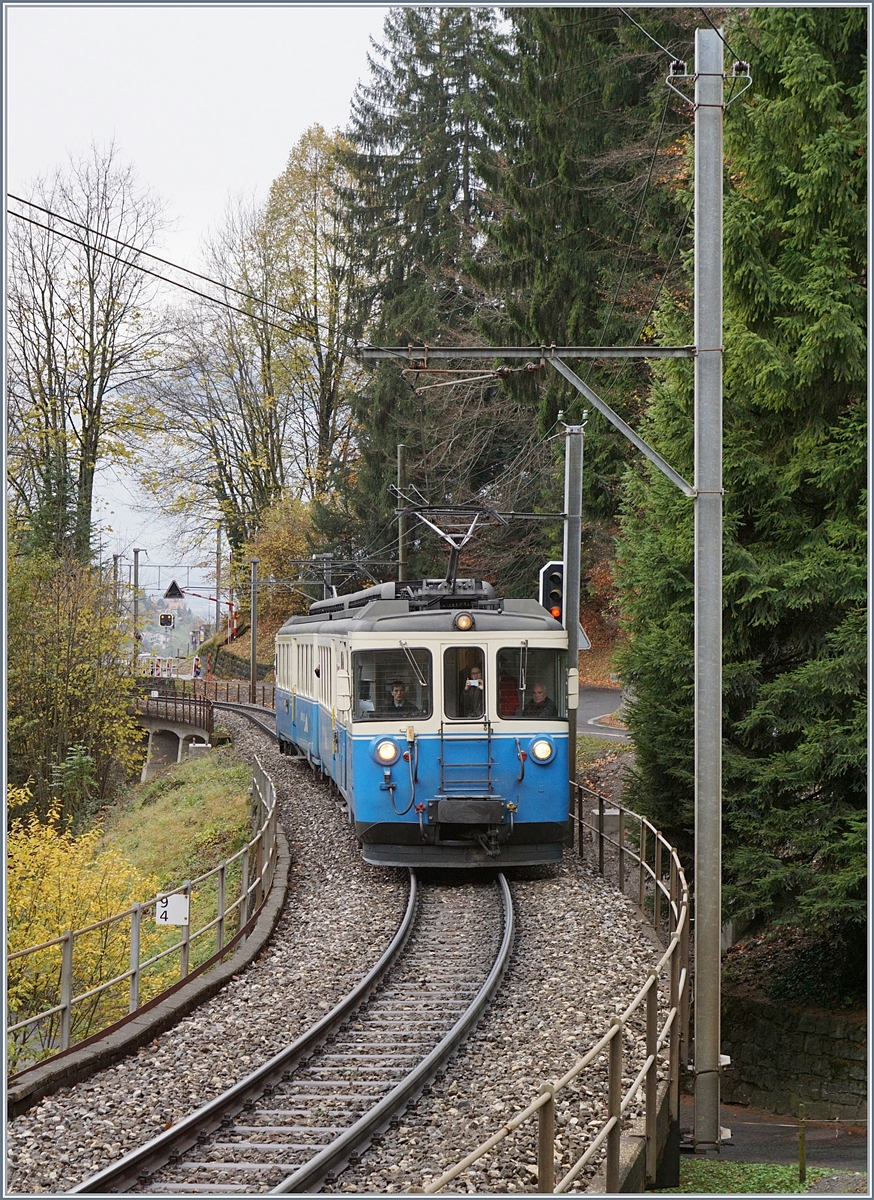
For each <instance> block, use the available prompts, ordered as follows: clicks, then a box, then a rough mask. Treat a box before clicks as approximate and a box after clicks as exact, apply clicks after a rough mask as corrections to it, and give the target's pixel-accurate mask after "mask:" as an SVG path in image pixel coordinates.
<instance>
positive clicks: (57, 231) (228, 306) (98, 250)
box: [8, 209, 298, 337]
mask: <svg viewBox="0 0 874 1200" xmlns="http://www.w3.org/2000/svg"><path fill="white" fill-rule="evenodd" d="M8 211H9V215H10V216H12V217H18V219H19V221H26V222H27V224H28V225H35V226H36V227H37V228H38V229H45V230H47V232H48V233H51V234H54V236H55V237H59V238H64V239H65V241H68V242H75V243H76V244H77V245H81V244H82V243H81V241H80V240H79V239H78V238H76V237H74V236H73V234H71V233H64V232H63V231H62V230H60V229H53V228H52V226H51V225H46V224H44V223H43V222H42V221H36V220H34V218H33V217H26V216H25V215H24V214H23V213H17V212H13V211H12V209H9V210H8ZM62 219H63V218H62ZM90 232H92V233H93V232H94V231H93V230H91V231H90ZM110 240H114V239H110ZM91 249H93V250H94V251H96V253H97V254H103V255H105V256H106V257H107V258H111V259H114V260H115V261H116V262H120V263H125V264H126V265H127V266H129V267H133V268H134V269H135V270H137V271H142V273H143V274H144V275H150V276H151V277H152V278H153V279H159V280H160V281H161V282H162V283H169V284H170V285H171V286H172V287H177V288H181V289H182V291H183V292H190V293H191V295H192V296H199V297H200V299H201V300H208V301H209V303H210V304H218V305H219V306H220V307H221V308H226V309H228V311H229V312H235V313H240V314H241V315H242V316H244V317H249V318H250V319H251V320H253V321H261V322H262V324H264V325H269V326H270V328H271V329H279V330H281V331H282V332H283V333H287V334H290V335H291V336H292V337H296V336H298V334H296V332H295V331H294V330H293V329H288V328H286V326H284V325H277V324H276V322H275V321H268V319H267V318H266V317H258V316H255V315H254V314H253V313H250V312H246V310H245V309H244V308H238V307H237V306H236V305H235V304H228V303H227V302H226V301H225V300H217V299H216V297H215V296H209V295H207V293H206V292H200V291H198V290H197V289H196V288H191V287H188V286H187V284H184V283H179V282H178V281H177V280H175V279H168V278H167V276H166V275H159V274H158V272H157V271H150V270H149V269H148V267H143V266H141V265H140V264H139V263H137V262H131V260H130V259H129V258H122V256H121V255H120V254H113V253H112V251H111V250H106V249H104V248H103V247H101V246H93V247H91ZM179 269H180V270H181V271H184V270H185V268H184V267H180V268H179ZM212 282H214V281H212ZM217 286H218V287H223V286H224V285H223V284H218V285H217ZM252 299H256V297H252ZM258 303H261V301H258Z"/></svg>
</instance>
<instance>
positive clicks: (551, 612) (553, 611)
mask: <svg viewBox="0 0 874 1200" xmlns="http://www.w3.org/2000/svg"><path fill="white" fill-rule="evenodd" d="M549 615H550V616H552V617H555V619H556V621H558V620H560V619H561V609H560V608H559V607H558V605H557V604H556V605H555V607H554V608H551V609H550V610H549Z"/></svg>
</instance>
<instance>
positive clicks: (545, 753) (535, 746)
mask: <svg viewBox="0 0 874 1200" xmlns="http://www.w3.org/2000/svg"><path fill="white" fill-rule="evenodd" d="M530 754H531V757H532V758H533V759H534V761H535V762H539V763H545V762H549V760H550V759H551V758H552V742H549V741H547V740H546V738H538V739H537V741H536V742H532V743H531V751H530Z"/></svg>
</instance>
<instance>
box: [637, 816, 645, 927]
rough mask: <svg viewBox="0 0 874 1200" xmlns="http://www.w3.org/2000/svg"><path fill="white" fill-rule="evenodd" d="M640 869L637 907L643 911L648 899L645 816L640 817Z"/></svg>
mask: <svg viewBox="0 0 874 1200" xmlns="http://www.w3.org/2000/svg"><path fill="white" fill-rule="evenodd" d="M638 870H639V874H638V879H637V907H638V908H639V909H640V911H641V912H643V911H644V907H643V905H644V902H645V900H646V825H645V824H644V820H643V817H641V818H640V858H639V859H638Z"/></svg>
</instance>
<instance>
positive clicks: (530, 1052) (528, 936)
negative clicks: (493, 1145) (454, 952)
mask: <svg viewBox="0 0 874 1200" xmlns="http://www.w3.org/2000/svg"><path fill="white" fill-rule="evenodd" d="M222 722H223V723H224V724H226V725H227V726H228V728H229V729H230V730H231V732H232V734H233V737H234V745H235V747H236V749H237V750H238V752H239V753H240V754H241V755H243V756H244V757H251V756H252V755H253V754H255V753H257V754H258V756H259V757H260V759H261V761H262V763H263V764H264V766H265V768H266V770H267V771H268V773H269V774H270V775H271V777H272V778H273V780H274V782H275V784H276V786H277V792H278V794H279V798H280V806H281V820H282V825H283V829H284V831H285V834H286V836H287V838H288V842H289V846H290V848H291V858H292V868H291V875H290V881H289V889H288V900H287V904H286V908H285V911H284V913H283V915H282V917H281V918H280V921H279V924H278V926H277V929H276V932H275V934H274V936H273V939H272V941H271V943H270V944H269V946H268V947H267V949H266V950H265V952H264V953H263V954H262V955H261V956H260V958H259V959H258V960H257V961H256V962H255V963H253V964H252V966H251V967H250V968H249V969H248V970H246V971H245V972H244V973H243V974H242V975H241V976H240V977H239V978H234V979H233V980H232V981H231V982H230V983H229V984H228V985H227V986H226V987H225V988H224V989H223V990H222V991H221V992H220V993H219V994H218V995H216V996H215V997H214V998H213V999H211V1000H210V1001H208V1002H207V1003H206V1004H205V1005H203V1006H202V1007H201V1008H200V1009H198V1010H197V1011H196V1012H195V1013H194V1014H192V1015H191V1016H189V1017H187V1018H185V1019H183V1020H182V1021H180V1022H179V1024H178V1025H176V1026H175V1027H174V1028H173V1029H171V1030H169V1031H168V1032H167V1033H165V1034H163V1035H161V1037H159V1038H157V1039H156V1040H155V1042H153V1043H152V1044H151V1045H150V1046H148V1047H146V1048H144V1049H142V1050H140V1051H138V1052H137V1053H136V1054H134V1055H131V1056H130V1057H129V1058H127V1059H125V1060H123V1061H122V1062H120V1063H119V1064H118V1065H116V1066H115V1067H112V1068H109V1069H106V1070H103V1071H100V1072H99V1073H97V1074H96V1075H94V1076H93V1077H92V1078H91V1079H90V1080H88V1081H86V1082H85V1083H82V1084H79V1085H78V1086H76V1087H73V1088H70V1089H65V1090H63V1091H61V1092H58V1093H56V1094H55V1095H54V1096H50V1097H48V1098H46V1099H45V1100H43V1101H42V1102H41V1103H39V1104H38V1105H35V1106H34V1107H33V1108H32V1109H30V1110H28V1112H26V1113H25V1114H23V1115H22V1116H20V1117H18V1118H16V1119H15V1120H13V1121H11V1122H10V1123H9V1124H8V1126H7V1142H6V1145H7V1171H8V1179H7V1192H9V1193H11V1194H19V1195H26V1194H33V1195H39V1194H46V1193H50V1194H58V1193H59V1192H61V1191H64V1190H67V1189H69V1188H71V1187H73V1186H75V1185H76V1184H78V1183H80V1182H81V1181H82V1180H84V1179H85V1178H87V1177H88V1176H89V1175H91V1174H93V1173H94V1172H95V1171H97V1170H99V1169H101V1168H102V1167H104V1166H106V1165H107V1164H108V1163H110V1162H112V1161H114V1160H115V1159H117V1158H120V1157H121V1156H122V1155H124V1154H126V1153H127V1152H128V1151H130V1150H132V1149H133V1148H135V1147H136V1146H138V1145H140V1144H142V1143H143V1142H145V1141H147V1140H148V1139H149V1138H151V1137H154V1136H155V1135H156V1134H157V1133H160V1132H161V1131H163V1130H164V1129H165V1128H167V1127H168V1126H169V1125H171V1124H173V1123H175V1122H176V1121H178V1120H179V1119H180V1118H181V1117H183V1116H184V1115H186V1114H187V1113H189V1112H191V1111H192V1110H194V1109H196V1108H198V1107H200V1105H202V1104H204V1103H206V1102H207V1101H208V1100H210V1099H212V1098H213V1097H215V1096H216V1095H218V1094H220V1093H221V1092H222V1091H224V1090H225V1089H227V1088H228V1087H230V1086H231V1085H232V1084H233V1083H235V1082H236V1081H237V1080H239V1079H241V1078H243V1077H244V1076H246V1075H247V1074H249V1073H250V1072H251V1071H253V1070H254V1069H255V1068H256V1067H257V1066H259V1065H260V1064H261V1063H262V1062H264V1061H266V1059H267V1058H269V1057H270V1056H272V1055H273V1054H274V1053H276V1052H277V1051H278V1050H279V1049H281V1048H282V1047H283V1046H285V1045H287V1044H288V1043H290V1042H291V1041H293V1040H294V1038H296V1037H297V1036H298V1035H299V1034H301V1033H302V1032H303V1031H304V1030H305V1029H306V1028H308V1027H309V1026H310V1025H311V1024H312V1023H313V1022H314V1021H315V1020H316V1019H318V1018H319V1017H320V1016H321V1015H323V1014H324V1012H326V1011H327V1010H328V1009H329V1008H330V1007H332V1006H333V1005H334V1004H335V1003H336V1002H337V1001H338V1000H339V999H340V998H341V996H342V995H343V994H344V993H345V992H346V991H347V990H348V989H349V988H350V987H351V986H352V984H353V983H354V982H355V981H356V980H357V979H359V978H360V977H361V976H362V975H363V974H364V973H365V972H366V971H367V970H368V969H369V968H370V967H371V966H372V965H373V964H374V963H375V962H376V960H377V959H378V958H379V956H380V954H381V953H382V951H383V950H384V949H385V947H386V945H387V944H388V942H389V941H390V940H391V937H392V936H393V933H394V931H395V929H396V927H397V925H398V922H399V921H400V919H401V917H402V915H403V910H404V907H405V904H406V896H407V883H406V879H407V875H406V872H405V871H400V870H394V869H386V868H376V867H371V866H368V865H367V864H365V863H364V862H363V860H362V858H361V854H360V849H359V847H358V845H357V842H356V841H355V838H354V836H353V835H352V832H351V830H350V827H349V825H348V823H347V821H346V818H345V816H344V814H343V812H342V809H341V807H340V805H339V803H338V801H337V796H336V793H335V792H334V791H333V790H332V789H331V788H330V787H329V785H328V784H327V783H325V782H322V781H319V780H318V779H317V778H316V777H315V776H314V775H313V774H312V772H311V771H310V769H309V768H308V767H307V766H306V765H305V764H302V763H299V762H293V761H291V760H289V759H286V758H283V757H281V756H280V755H279V754H278V752H277V751H276V750H275V748H274V747H273V746H272V745H271V744H270V742H269V741H268V739H267V738H266V737H264V736H263V735H262V734H261V733H259V732H258V731H257V730H256V729H255V728H254V726H252V725H251V724H250V723H249V722H248V721H246V720H245V718H242V717H238V716H235V715H233V714H230V713H223V714H222ZM444 878H449V879H451V876H445V877H444ZM508 879H510V882H511V888H512V891H513V897H514V901H515V903H516V906H517V910H516V911H517V922H518V928H517V936H516V947H515V951H514V955H513V960H512V962H511V966H510V969H509V971H508V973H507V975H506V977H505V979H504V982H503V984H502V986H501V989H500V992H499V994H498V997H497V1000H496V1003H495V1005H494V1006H493V1008H492V1009H491V1011H490V1012H489V1014H488V1015H487V1016H486V1017H485V1018H484V1019H483V1021H482V1023H481V1025H480V1027H479V1029H478V1030H477V1031H476V1033H475V1034H474V1036H473V1038H472V1039H471V1040H470V1041H469V1042H468V1043H467V1045H466V1046H464V1047H463V1048H462V1049H461V1050H460V1051H459V1053H458V1055H457V1056H456V1058H455V1060H454V1061H453V1063H452V1064H451V1065H450V1068H449V1070H448V1071H447V1073H446V1075H445V1076H443V1077H442V1078H440V1079H438V1080H437V1081H436V1082H435V1083H434V1084H433V1086H432V1088H431V1089H430V1091H429V1092H428V1093H426V1094H425V1095H424V1096H423V1097H422V1098H421V1099H420V1100H419V1101H418V1103H417V1104H416V1106H415V1107H414V1108H413V1109H410V1110H409V1111H408V1113H407V1114H406V1115H405V1116H404V1117H403V1118H402V1119H401V1121H400V1122H399V1124H398V1127H397V1128H394V1129H389V1130H387V1131H386V1132H385V1133H384V1134H383V1135H382V1137H381V1138H380V1139H379V1140H378V1141H377V1142H376V1143H374V1144H373V1145H372V1146H371V1148H370V1149H369V1150H368V1151H366V1152H365V1153H364V1154H363V1155H362V1158H361V1159H360V1161H359V1162H358V1163H357V1164H355V1165H351V1166H350V1167H349V1168H348V1169H347V1170H346V1171H345V1172H344V1173H343V1174H342V1175H341V1176H340V1177H339V1178H338V1179H337V1181H336V1182H334V1183H333V1184H332V1183H328V1184H326V1185H324V1187H323V1189H322V1190H323V1191H326V1192H327V1191H334V1192H345V1193H354V1192H358V1193H371V1194H390V1193H398V1192H405V1191H406V1192H408V1191H409V1190H410V1189H411V1188H414V1187H415V1188H419V1187H421V1186H422V1185H423V1184H424V1183H425V1182H427V1180H428V1179H429V1178H431V1177H432V1176H436V1175H438V1174H440V1173H441V1172H442V1171H443V1170H445V1169H446V1168H447V1167H449V1166H450V1165H452V1164H453V1163H454V1162H455V1161H456V1160H457V1159H459V1158H461V1157H462V1156H463V1155H464V1154H465V1153H467V1152H468V1151H469V1150H471V1149H472V1148H473V1147H474V1146H475V1145H476V1144H477V1143H479V1142H480V1141H482V1140H485V1138H486V1137H488V1136H489V1135H490V1134H492V1133H493V1132H495V1131H496V1130H497V1129H498V1128H500V1126H501V1125H502V1124H503V1123H504V1122H505V1121H506V1120H507V1119H508V1118H509V1117H510V1116H511V1115H512V1113H513V1112H514V1111H516V1110H518V1109H519V1108H522V1107H524V1106H526V1105H527V1104H528V1103H529V1102H530V1101H531V1100H532V1099H533V1098H534V1097H535V1096H536V1094H537V1092H538V1090H539V1088H540V1085H541V1084H542V1083H543V1082H544V1081H546V1080H548V1079H555V1078H557V1077H559V1076H560V1075H561V1074H562V1073H564V1072H565V1071H566V1070H567V1069H568V1068H569V1067H570V1066H571V1065H572V1064H573V1063H574V1061H575V1060H576V1059H577V1058H578V1057H579V1056H580V1055H581V1054H583V1053H585V1051H586V1050H588V1049H589V1047H590V1046H591V1045H593V1044H594V1042H595V1041H597V1040H598V1038H599V1037H600V1036H601V1035H602V1034H603V1033H604V1032H606V1030H607V1029H608V1028H609V1026H610V1022H611V1020H612V1018H613V1017H614V1016H615V1015H616V1014H617V1013H620V1012H622V1011H623V1010H624V1008H625V1007H626V1006H627V1004H628V1002H629V1001H630V1000H631V999H632V997H633V996H634V994H635V993H636V991H637V990H638V988H639V987H640V986H641V984H642V983H643V982H644V981H645V979H646V976H647V974H648V972H649V971H650V970H651V968H652V966H653V965H654V963H655V962H656V960H657V957H658V951H657V949H656V947H655V945H654V944H653V942H652V940H651V938H650V937H649V936H648V933H647V931H646V929H645V928H644V927H642V926H641V924H640V922H639V921H638V919H637V917H636V915H635V912H634V909H633V906H632V905H631V903H630V901H627V900H626V899H624V898H623V897H621V896H619V894H618V893H617V892H616V890H615V889H614V888H613V887H612V886H611V885H610V884H609V883H607V882H605V881H604V880H602V879H601V878H600V877H599V876H598V875H597V873H596V872H594V871H593V870H591V869H590V868H589V867H588V866H587V865H586V864H585V863H582V862H580V861H579V859H578V858H577V857H576V854H575V853H574V852H573V851H566V853H565V857H564V861H563V863H561V864H560V865H559V866H557V867H555V868H534V869H529V870H523V869H517V870H515V871H511V872H508ZM450 886H451V884H450ZM642 1036H643V1034H642V1024H641V1023H640V1022H637V1023H635V1025H634V1027H633V1029H632V1030H630V1031H629V1032H628V1034H627V1036H626V1042H627V1045H628V1047H629V1049H628V1057H627V1063H628V1065H627V1070H626V1072H625V1074H626V1077H627V1079H628V1080H630V1079H631V1078H632V1077H633V1074H634V1073H635V1072H636V1070H637V1067H638V1066H639V1063H640V1061H642V1048H641V1040H642ZM605 1098H606V1059H605V1058H604V1057H602V1058H601V1059H600V1060H599V1062H598V1063H597V1064H594V1065H593V1067H592V1068H591V1069H590V1070H589V1072H587V1073H586V1075H585V1076H584V1077H583V1078H581V1080H580V1081H579V1082H578V1083H576V1084H574V1085H572V1087H571V1088H569V1089H567V1091H566V1092H563V1093H561V1095H560V1096H559V1097H558V1098H557V1105H556V1108H557V1115H556V1132H557V1138H558V1140H557V1147H556V1156H557V1167H558V1166H564V1167H565V1168H567V1167H568V1166H570V1164H571V1162H572V1161H573V1158H575V1157H576V1156H577V1155H578V1154H579V1153H580V1152H581V1149H582V1148H583V1146H584V1143H583V1142H582V1135H583V1132H584V1131H586V1130H587V1127H588V1132H589V1133H591V1128H592V1127H593V1126H594V1124H595V1123H600V1122H601V1120H603V1116H604V1110H605ZM634 1115H635V1112H634V1111H632V1112H630V1113H629V1117H633V1116H634ZM536 1136H537V1135H536V1122H532V1123H530V1124H529V1125H527V1126H526V1127H525V1128H524V1129H523V1130H521V1131H519V1133H517V1134H516V1135H515V1136H514V1138H512V1139H511V1140H510V1141H508V1142H506V1143H504V1148H502V1149H500V1150H498V1151H496V1152H494V1153H493V1154H491V1155H490V1156H489V1157H488V1158H486V1159H485V1160H483V1162H481V1163H480V1164H478V1165H477V1166H476V1167H474V1168H471V1169H470V1170H469V1171H468V1172H466V1173H465V1174H464V1175H462V1176H461V1177H460V1178H459V1179H458V1180H456V1181H455V1182H454V1183H453V1184H450V1185H449V1186H448V1187H447V1189H446V1191H447V1192H466V1191H469V1190H470V1191H473V1190H475V1191H478V1192H516V1191H529V1192H536V1190H537V1178H536V1163H535V1149H536ZM559 1160H560V1161H559ZM587 1178H588V1179H590V1178H591V1176H588V1177H586V1176H583V1177H581V1179H580V1180H579V1181H578V1190H584V1189H585V1186H586V1181H587Z"/></svg>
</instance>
